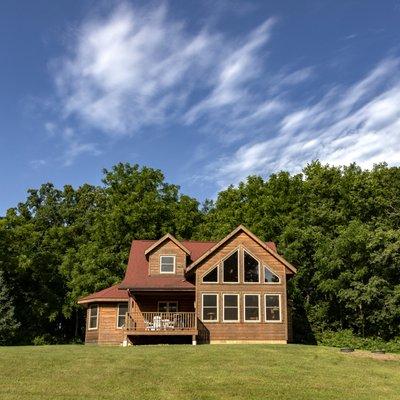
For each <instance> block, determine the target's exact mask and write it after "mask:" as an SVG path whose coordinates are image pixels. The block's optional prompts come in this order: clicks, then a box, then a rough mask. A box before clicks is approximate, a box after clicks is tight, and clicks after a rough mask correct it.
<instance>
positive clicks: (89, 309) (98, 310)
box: [87, 304, 100, 331]
mask: <svg viewBox="0 0 400 400" xmlns="http://www.w3.org/2000/svg"><path fill="white" fill-rule="evenodd" d="M92 307H97V314H96V326H95V327H94V328H91V327H90V320H91V309H92ZM88 311H89V312H88V325H87V326H88V331H95V330H96V329H98V328H99V312H100V307H99V305H98V304H91V305H90V306H89V308H88Z"/></svg>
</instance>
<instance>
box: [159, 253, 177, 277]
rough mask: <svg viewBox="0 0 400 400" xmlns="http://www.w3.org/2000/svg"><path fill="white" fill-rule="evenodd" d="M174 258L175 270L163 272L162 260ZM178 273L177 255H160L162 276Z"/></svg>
mask: <svg viewBox="0 0 400 400" xmlns="http://www.w3.org/2000/svg"><path fill="white" fill-rule="evenodd" d="M163 257H172V258H173V259H174V269H173V271H163V270H162V258H163ZM175 272H176V255H175V254H161V255H160V274H175Z"/></svg>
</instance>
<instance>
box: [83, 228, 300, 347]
mask: <svg viewBox="0 0 400 400" xmlns="http://www.w3.org/2000/svg"><path fill="white" fill-rule="evenodd" d="M295 273H296V268H295V267H293V265H291V264H290V263H289V262H288V261H286V260H285V259H284V258H283V257H282V256H281V255H279V254H278V253H277V250H276V246H275V244H274V243H273V242H263V241H262V240H260V239H259V238H258V237H257V236H256V235H254V234H253V233H252V232H250V231H249V230H248V229H247V228H245V227H244V226H242V225H241V226H239V227H237V228H236V229H235V230H234V231H232V232H231V233H230V234H229V235H227V236H226V237H224V238H223V239H222V240H220V241H219V242H199V241H186V240H184V241H179V240H177V239H176V238H175V237H173V236H172V235H170V234H167V235H165V236H164V237H162V238H161V239H159V240H133V242H132V246H131V250H130V254H129V260H128V266H127V269H126V273H125V277H124V279H123V280H122V282H120V283H119V284H117V285H114V286H111V287H109V288H106V289H104V290H101V291H99V292H97V293H93V294H90V295H88V296H86V297H83V298H81V299H80V300H79V301H78V303H79V304H81V305H82V306H84V307H85V308H86V334H85V343H86V344H102V345H112V344H114V345H131V344H142V343H143V344H145V343H192V344H197V343H288V342H290V340H291V337H292V332H291V313H290V307H289V305H288V299H287V286H286V284H287V281H288V279H290V278H291V277H292V276H293V275H294V274H295Z"/></svg>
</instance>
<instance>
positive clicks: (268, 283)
mask: <svg viewBox="0 0 400 400" xmlns="http://www.w3.org/2000/svg"><path fill="white" fill-rule="evenodd" d="M265 268H267V269H268V270H269V272H271V273H272V274H274V275H276V276H277V277H278V279H279V281H278V282H265ZM263 278H264V279H263V284H264V285H280V284H281V283H282V280H281V277H280V276H279V275H278V274H277V273H276V272H274V271H273V270H272V268H271V267H270V266H269V265H268V264H263Z"/></svg>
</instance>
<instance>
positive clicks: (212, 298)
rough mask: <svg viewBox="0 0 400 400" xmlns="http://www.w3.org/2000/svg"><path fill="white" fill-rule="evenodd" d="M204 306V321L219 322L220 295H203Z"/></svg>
mask: <svg viewBox="0 0 400 400" xmlns="http://www.w3.org/2000/svg"><path fill="white" fill-rule="evenodd" d="M202 304H203V312H202V314H203V321H208V322H212V321H218V295H217V294H205V293H203V295H202Z"/></svg>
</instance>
